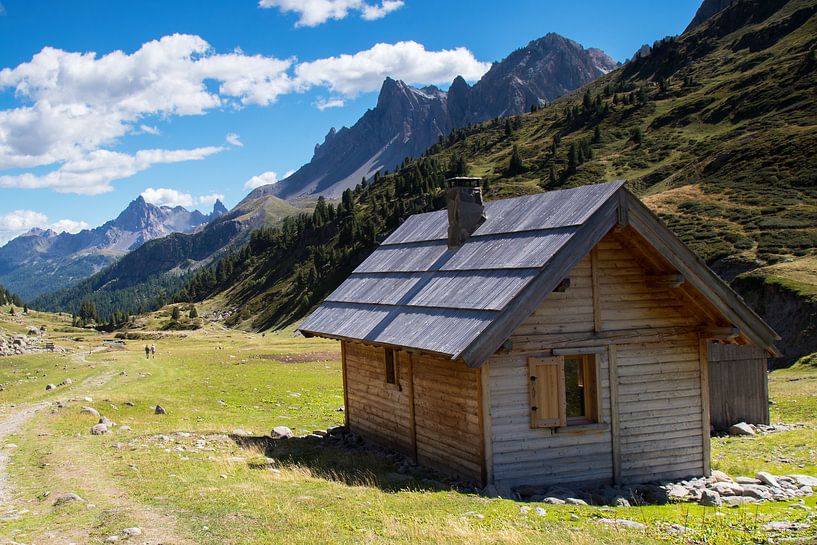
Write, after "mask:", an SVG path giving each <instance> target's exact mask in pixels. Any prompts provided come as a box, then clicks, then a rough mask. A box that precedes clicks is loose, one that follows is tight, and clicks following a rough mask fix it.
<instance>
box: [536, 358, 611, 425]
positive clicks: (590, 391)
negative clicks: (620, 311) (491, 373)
mask: <svg viewBox="0 0 817 545" xmlns="http://www.w3.org/2000/svg"><path fill="white" fill-rule="evenodd" d="M577 358H578V359H579V360H580V365H581V373H582V375H581V376H582V380H583V382H584V384H585V385H584V387H583V394H584V413H585V414H584V415H583V416H572V417H568V416H567V380H566V377H565V363H566V360H568V359H570V360H575V359H577ZM538 366H542V367H541V368H537V367H538ZM528 375H529V376H528V378H529V384H530V388H529V397H528V405H529V409H530V427H531V428H533V429H543V428H544V429H550V430H552V431H558V430H564V431H569V430H570V429H571V428H573V429H581V428H587V427H591V426H596V425H601V424H602V414H601V413H602V409H601V407H602V404H601V399H602V397H601V396H602V392H601V378H600V377H599V358H598V357H597V354H596V353H595V352H592V351H588V352H581V353H577V354H564V355H553V356H550V355H548V356H531V357H529V358H528ZM544 377H550V380H554V377H557V378H556V379H555V380H558V381H559V382H558V383H556V384H555V385H554V384H542V379H543V378H544ZM548 392H550V393H551V394H553V395H555V396H556V398H557V400H558V401H557V404H558V406H557V407H554V406H553V405H552V404H549V403H545V402H544V400H543V399H541V398H542V397H543V396H545V397H548V396H547V393H548ZM540 406H548V407H549V410H550V411H549V412H548V413H547V414H546V415H544V416H540V415H541V413H542V411H541V409H540Z"/></svg>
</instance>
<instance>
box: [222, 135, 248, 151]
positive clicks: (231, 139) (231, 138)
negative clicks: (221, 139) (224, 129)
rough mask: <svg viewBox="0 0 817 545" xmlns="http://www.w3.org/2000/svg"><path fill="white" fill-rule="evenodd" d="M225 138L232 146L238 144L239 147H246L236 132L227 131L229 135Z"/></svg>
mask: <svg viewBox="0 0 817 545" xmlns="http://www.w3.org/2000/svg"><path fill="white" fill-rule="evenodd" d="M225 140H226V141H227V143H228V144H230V145H231V146H237V147H239V148H243V147H244V143H243V142H242V141H241V139H240V138H239V137H238V135H237V134H236V133H234V132H231V133H227V136H226V137H225Z"/></svg>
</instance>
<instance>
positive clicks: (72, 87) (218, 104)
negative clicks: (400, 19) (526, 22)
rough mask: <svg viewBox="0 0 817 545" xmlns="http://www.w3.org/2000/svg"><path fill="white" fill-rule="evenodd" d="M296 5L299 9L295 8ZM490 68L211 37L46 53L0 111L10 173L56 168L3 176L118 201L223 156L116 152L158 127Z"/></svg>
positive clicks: (410, 46)
mask: <svg viewBox="0 0 817 545" xmlns="http://www.w3.org/2000/svg"><path fill="white" fill-rule="evenodd" d="M313 1H314V2H318V3H320V2H327V3H328V4H332V5H333V6H334V7H333V8H332V9H336V8H337V9H340V8H339V6H340V4H336V2H334V1H332V0H309V1H308V2H306V3H304V4H303V5H304V6H306V5H312V3H311V2H313ZM270 2H271V0H270ZM287 2H290V0H287ZM349 2H351V3H349ZM290 4H291V5H295V3H294V0H293V1H292V2H290ZM290 4H287V5H290ZM270 5H273V4H272V3H270ZM275 5H278V4H275ZM298 5H301V4H298ZM315 5H317V4H315ZM344 5H346V8H344V9H346V10H347V11H348V10H349V9H356V10H359V11H361V13H362V14H363V16H364V17H374V16H375V15H377V14H378V13H380V12H379V11H378V10H383V13H386V12H387V11H389V10H393V9H396V7H395V6H397V4H396V3H395V2H393V1H382V2H380V3H377V4H373V3H372V4H364V3H363V2H352V1H351V0H349V1H347V3H346V4H344ZM367 6H368V8H370V9H369V11H366V7H367ZM330 7H331V6H330ZM397 7H399V6H397ZM282 9H283V8H282ZM293 9H294V8H293ZM305 9H307V8H305ZM309 9H311V8H309ZM316 9H317V8H316ZM372 10H374V11H372ZM367 14H368V15H367ZM310 20H311V19H310ZM488 68H489V65H488V64H487V63H482V62H479V61H478V60H477V59H476V58H475V57H474V56H473V54H472V53H471V52H470V51H468V50H467V49H465V48H456V49H450V50H441V51H427V50H426V49H425V47H424V46H423V45H421V44H419V43H417V42H411V41H410V42H398V43H396V44H386V43H381V44H377V45H375V46H374V47H372V48H371V49H368V50H365V51H360V52H357V53H355V54H344V55H339V56H336V57H330V58H325V59H318V60H314V61H310V62H303V63H300V64H297V63H296V60H295V59H283V60H282V59H277V58H275V57H267V56H262V55H247V54H245V53H243V52H242V51H241V50H240V49H236V50H234V51H232V52H230V53H225V54H220V53H216V52H214V51H213V49H212V48H211V46H210V45H209V44H208V43H207V42H206V41H204V40H203V39H202V38H200V37H198V36H193V35H183V34H174V35H171V36H165V37H163V38H161V39H158V40H154V41H150V42H147V43H145V44H143V45H142V46H141V47H140V48H139V49H138V50H136V51H135V52H133V53H130V54H128V53H125V52H123V51H114V52H111V53H108V54H105V55H102V56H100V55H97V54H96V53H94V52H89V53H75V52H69V51H63V50H61V49H56V48H53V47H45V48H43V49H42V50H41V51H40V52H39V53H37V54H36V55H34V56H33V57H32V59H31V60H30V61H29V62H25V63H22V64H20V65H18V66H16V67H12V68H3V69H2V70H0V92H2V91H3V90H4V89H13V91H14V96H15V97H16V99H17V100H18V102H19V105H18V106H17V107H14V108H10V109H5V110H0V172H1V171H2V170H4V169H32V168H35V167H44V166H50V167H51V168H52V169H53V170H51V171H50V172H47V173H43V172H42V171H39V172H36V173H34V172H23V173H18V172H15V173H14V174H12V175H5V176H4V175H2V174H0V187H47V188H53V189H55V190H57V191H63V192H76V193H83V194H96V193H101V192H104V191H110V190H111V189H112V187H111V182H113V181H115V180H118V179H122V178H126V177H128V176H132V175H133V174H135V173H136V172H140V171H142V170H144V169H146V168H149V167H150V166H151V165H152V164H155V163H158V162H174V161H186V160H192V159H200V158H202V157H206V156H207V155H209V154H211V153H215V152H216V151H220V150H221V148H215V147H210V148H198V150H180V151H178V152H173V151H167V150H141V151H138V152H136V153H134V154H132V155H129V154H126V153H122V152H117V151H113V150H112V149H111V148H114V147H115V146H116V145H118V144H119V142H120V140H121V139H122V138H123V137H125V136H127V135H128V134H134V133H138V132H142V133H146V134H152V135H157V134H159V129H158V128H157V127H156V126H155V125H153V124H152V122H153V120H154V119H169V118H171V117H174V116H191V115H204V114H206V113H208V112H209V111H211V110H213V109H216V108H231V107H242V106H245V105H259V106H265V105H268V104H270V103H272V102H275V100H277V98H278V97H279V96H281V95H284V94H287V93H300V92H305V91H308V90H309V89H311V88H314V87H325V88H327V89H329V90H330V91H332V92H334V93H336V94H337V95H340V96H333V97H332V98H329V99H322V100H319V101H318V102H317V103H316V106H317V107H319V108H321V109H325V108H330V107H338V106H340V105H341V104H342V102H343V99H344V97H351V96H355V95H356V94H357V93H360V92H364V91H373V90H376V89H378V88H379V87H380V85H381V83H382V81H383V79H384V78H385V77H386V76H391V77H394V78H397V79H402V80H404V81H406V82H408V83H413V84H427V83H447V82H450V81H451V80H452V79H453V78H454V77H455V76H457V75H462V76H463V77H465V78H466V79H468V80H474V79H477V78H479V77H480V76H481V75H482V74H483V73H484V72H485V71H486V70H487V69H488ZM213 82H215V85H216V87H214V86H213ZM228 142H230V143H231V144H232V145H240V139H239V138H238V135H233V136H231V135H228ZM203 150H209V151H207V152H206V153H204V152H203ZM158 155H163V156H164V157H165V158H164V159H161V158H157V156H158ZM151 158H153V159H151Z"/></svg>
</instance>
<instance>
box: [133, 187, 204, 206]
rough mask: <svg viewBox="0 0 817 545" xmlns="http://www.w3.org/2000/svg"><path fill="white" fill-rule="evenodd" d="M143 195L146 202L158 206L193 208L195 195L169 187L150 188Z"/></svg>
mask: <svg viewBox="0 0 817 545" xmlns="http://www.w3.org/2000/svg"><path fill="white" fill-rule="evenodd" d="M141 195H142V198H143V199H145V201H147V202H149V203H150V204H155V205H156V206H193V195H191V194H190V193H182V192H181V191H176V190H175V189H170V188H167V187H160V188H157V189H153V188H152V187H149V188H147V189H145V190H144V191H142V193H141Z"/></svg>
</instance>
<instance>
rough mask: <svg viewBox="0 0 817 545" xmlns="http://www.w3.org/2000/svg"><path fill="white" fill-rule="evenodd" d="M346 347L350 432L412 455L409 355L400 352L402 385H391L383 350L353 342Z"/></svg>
mask: <svg viewBox="0 0 817 545" xmlns="http://www.w3.org/2000/svg"><path fill="white" fill-rule="evenodd" d="M343 346H344V347H345V348H344V354H345V356H346V398H347V403H348V405H349V406H348V408H347V411H348V415H349V429H350V430H351V431H353V432H354V433H357V434H359V435H361V436H363V437H365V438H367V439H369V440H372V441H374V442H377V443H381V444H384V445H387V446H389V447H392V448H394V449H395V450H398V451H400V452H403V453H404V454H408V455H412V454H413V450H414V449H413V445H412V434H411V427H410V403H411V398H410V396H409V393H410V389H409V388H407V387H406V386H407V385H408V383H409V381H410V380H411V377H410V375H409V371H410V368H411V365H410V364H409V362H408V361H407V358H408V354H407V353H406V352H403V351H399V352H397V358H396V360H397V362H396V363H397V377H398V384H387V383H386V369H385V364H384V360H383V348H380V347H375V346H370V345H365V344H361V343H353V342H344V343H343Z"/></svg>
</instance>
